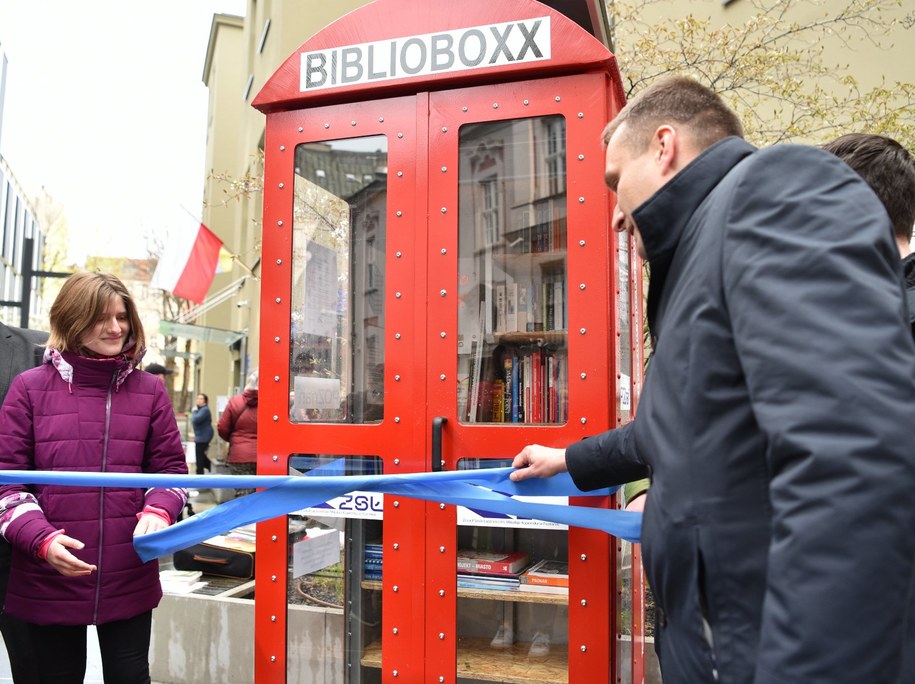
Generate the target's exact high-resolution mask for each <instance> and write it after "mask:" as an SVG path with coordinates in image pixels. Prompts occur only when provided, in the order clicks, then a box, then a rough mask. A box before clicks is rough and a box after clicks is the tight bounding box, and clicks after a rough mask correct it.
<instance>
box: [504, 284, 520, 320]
mask: <svg viewBox="0 0 915 684" xmlns="http://www.w3.org/2000/svg"><path fill="white" fill-rule="evenodd" d="M517 331H518V283H506V284H505V332H517Z"/></svg>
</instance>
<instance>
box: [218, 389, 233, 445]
mask: <svg viewBox="0 0 915 684" xmlns="http://www.w3.org/2000/svg"><path fill="white" fill-rule="evenodd" d="M236 403H237V402H236V401H235V397H232V398H231V399H229V402H228V403H227V404H226V408H225V410H224V411H223V412H222V415H220V416H219V422H218V423H217V424H216V430H217V432H219V436H220V437H222V438H223V439H224V440H225V441H227V442H228V441H229V440H230V439H231V438H232V431H233V430H234V429H235V410H236V409H235V406H236Z"/></svg>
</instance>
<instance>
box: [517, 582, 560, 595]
mask: <svg viewBox="0 0 915 684" xmlns="http://www.w3.org/2000/svg"><path fill="white" fill-rule="evenodd" d="M518 591H528V592H533V593H535V594H559V595H561V596H568V594H569V588H568V587H556V586H553V585H550V584H524V583H523V582H522V583H521V584H520V585H519V587H518Z"/></svg>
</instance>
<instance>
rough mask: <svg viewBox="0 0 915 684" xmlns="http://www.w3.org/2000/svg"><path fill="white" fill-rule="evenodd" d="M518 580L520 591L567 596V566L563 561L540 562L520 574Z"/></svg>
mask: <svg viewBox="0 0 915 684" xmlns="http://www.w3.org/2000/svg"><path fill="white" fill-rule="evenodd" d="M518 579H519V580H520V582H521V591H534V592H542V593H545V594H568V593H569V564H568V563H566V562H565V561H558V560H542V561H539V562H537V563H534V564H533V565H532V566H531V567H529V568H528V569H527V570H525V571H524V572H523V573H521V575H520V576H519V577H518Z"/></svg>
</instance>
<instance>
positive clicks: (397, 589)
mask: <svg viewBox="0 0 915 684" xmlns="http://www.w3.org/2000/svg"><path fill="white" fill-rule="evenodd" d="M392 588H393V589H394V591H400V587H398V586H397V585H396V584H395V585H394V586H393V587H392Z"/></svg>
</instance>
